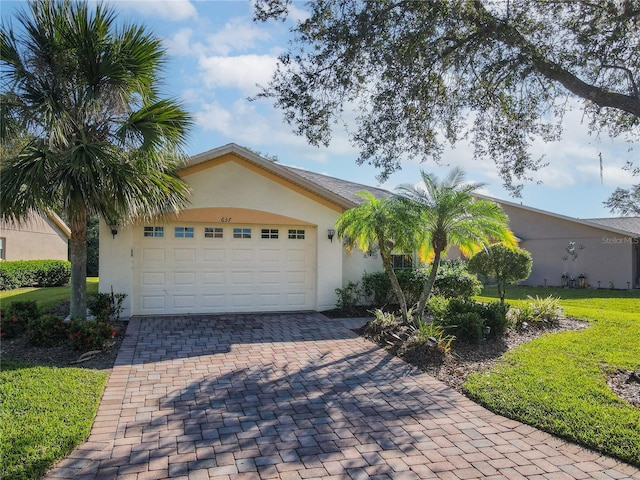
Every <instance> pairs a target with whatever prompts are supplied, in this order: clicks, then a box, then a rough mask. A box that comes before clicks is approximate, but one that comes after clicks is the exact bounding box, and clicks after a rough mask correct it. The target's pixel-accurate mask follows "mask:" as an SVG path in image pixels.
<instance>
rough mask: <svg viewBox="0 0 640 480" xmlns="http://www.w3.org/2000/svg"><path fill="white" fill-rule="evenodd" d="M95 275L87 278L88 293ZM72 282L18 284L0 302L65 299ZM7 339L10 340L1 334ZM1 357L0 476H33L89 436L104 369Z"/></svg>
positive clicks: (46, 303) (45, 303) (46, 306)
mask: <svg viewBox="0 0 640 480" xmlns="http://www.w3.org/2000/svg"><path fill="white" fill-rule="evenodd" d="M97 291H98V279H97V278H90V279H87V293H88V294H89V295H91V294H95V293H97ZM69 296H70V288H69V287H68V286H67V287H50V288H20V289H16V290H7V291H2V292H0V302H1V303H2V308H6V306H8V304H9V303H11V302H13V301H36V303H37V304H38V307H39V309H40V311H47V310H50V309H52V308H56V307H57V306H58V305H60V303H62V302H65V301H69ZM6 341H9V340H5V342H6ZM2 353H3V355H2V359H1V361H0V405H1V409H0V478H3V479H7V480H8V479H21V480H23V479H37V478H40V477H41V476H42V474H43V473H44V472H46V471H47V469H48V468H50V467H51V466H52V465H53V464H54V463H55V462H56V461H58V460H59V459H60V458H62V457H64V456H65V455H67V454H69V453H70V452H71V451H72V450H73V449H74V448H75V447H76V446H77V445H79V444H80V443H82V442H84V441H85V440H86V439H87V437H88V436H89V432H90V430H91V425H92V423H93V418H94V416H95V414H96V412H97V409H98V405H99V402H100V398H101V396H102V392H103V390H104V386H105V384H106V381H107V378H108V374H107V373H105V372H102V371H99V370H90V369H86V368H57V367H46V366H36V365H30V364H27V363H22V362H17V361H14V360H12V359H8V358H6V357H5V355H4V353H5V352H4V349H3V350H2Z"/></svg>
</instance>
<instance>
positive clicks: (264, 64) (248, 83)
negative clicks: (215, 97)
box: [199, 54, 277, 95]
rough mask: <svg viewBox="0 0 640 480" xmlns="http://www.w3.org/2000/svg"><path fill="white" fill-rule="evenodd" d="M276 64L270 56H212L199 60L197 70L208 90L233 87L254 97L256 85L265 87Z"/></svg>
mask: <svg viewBox="0 0 640 480" xmlns="http://www.w3.org/2000/svg"><path fill="white" fill-rule="evenodd" d="M276 62H277V58H276V57H274V56H272V55H254V54H252V55H239V56H235V57H218V56H212V57H202V58H200V60H199V69H200V75H201V77H202V80H203V82H204V84H205V86H207V87H209V88H215V87H235V88H238V89H240V90H242V92H243V93H244V94H245V95H255V94H256V93H257V92H258V87H256V84H261V85H266V84H267V83H268V82H269V80H271V76H272V75H273V71H274V69H275V67H276Z"/></svg>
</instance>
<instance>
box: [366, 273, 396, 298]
mask: <svg viewBox="0 0 640 480" xmlns="http://www.w3.org/2000/svg"><path fill="white" fill-rule="evenodd" d="M396 273H398V272H396ZM361 283H362V294H363V296H364V297H365V301H366V302H368V303H369V304H370V305H375V306H376V307H383V306H385V305H388V304H389V303H394V304H395V303H397V299H396V298H395V297H394V295H393V291H392V290H391V282H390V281H389V276H388V275H387V274H386V273H385V272H376V273H367V272H364V274H363V275H362V281H361Z"/></svg>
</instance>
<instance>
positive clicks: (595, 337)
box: [464, 287, 640, 465]
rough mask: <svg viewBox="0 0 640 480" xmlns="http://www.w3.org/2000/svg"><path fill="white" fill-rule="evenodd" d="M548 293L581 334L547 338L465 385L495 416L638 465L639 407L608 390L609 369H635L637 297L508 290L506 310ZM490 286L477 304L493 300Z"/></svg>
mask: <svg viewBox="0 0 640 480" xmlns="http://www.w3.org/2000/svg"><path fill="white" fill-rule="evenodd" d="M550 294H553V295H555V296H558V297H560V298H561V301H560V304H561V306H562V307H563V308H564V311H565V314H566V315H567V316H574V317H578V318H584V319H589V320H590V327H589V328H588V329H586V330H582V331H567V332H562V333H558V334H546V335H543V336H542V337H540V338H539V339H537V340H534V341H532V342H529V343H526V344H523V345H521V346H519V347H518V348H516V349H514V350H512V351H510V352H508V353H507V354H506V355H505V356H504V357H503V358H502V360H501V362H500V363H498V364H497V365H496V366H495V367H494V368H492V369H490V370H489V371H486V372H482V373H476V374H473V375H471V376H469V379H468V381H467V382H466V383H465V385H464V388H465V390H466V391H467V392H468V394H469V395H470V396H471V397H472V398H473V399H475V400H476V401H478V402H480V403H482V404H483V405H485V406H487V407H488V408H490V409H491V410H493V411H494V412H497V413H500V414H502V415H505V416H508V417H510V418H515V419H517V420H521V421H523V422H525V423H527V424H529V425H533V426H536V427H538V428H540V429H542V430H545V431H547V432H550V433H553V434H555V435H559V436H561V437H564V438H567V439H570V440H573V441H575V442H578V443H580V444H582V445H586V446H588V447H590V448H593V449H596V450H598V451H601V452H603V453H607V454H609V455H613V456H616V457H618V458H621V459H623V460H625V461H627V462H630V463H632V464H636V465H640V409H638V408H637V407H633V406H631V405H630V404H628V403H627V402H625V401H623V400H621V399H620V398H619V397H617V396H616V395H615V394H614V393H613V392H612V391H611V390H610V388H609V387H608V386H607V383H606V380H607V372H609V371H612V370H615V369H617V368H620V369H625V370H639V369H640V292H638V291H610V290H570V289H553V288H526V287H514V288H511V289H509V290H508V291H507V302H508V303H510V304H512V305H517V304H520V303H521V302H522V301H526V298H527V295H531V296H533V297H535V295H538V296H540V297H543V296H547V295H550ZM496 296H497V294H496V292H495V291H494V290H491V289H488V291H485V292H484V295H483V296H481V297H477V299H479V300H483V301H487V300H495V298H496Z"/></svg>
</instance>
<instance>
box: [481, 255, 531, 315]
mask: <svg viewBox="0 0 640 480" xmlns="http://www.w3.org/2000/svg"><path fill="white" fill-rule="evenodd" d="M468 266H469V271H470V272H473V273H477V274H481V275H483V276H485V277H493V278H495V279H496V282H497V284H498V294H499V295H500V301H501V302H502V303H504V296H505V286H506V285H507V284H510V283H515V282H519V281H521V280H525V279H527V278H528V277H529V275H530V274H531V267H532V266H533V260H532V258H531V254H530V253H529V252H527V251H526V250H523V249H521V248H518V247H515V248H512V247H507V246H506V245H502V244H499V243H496V244H494V245H490V246H489V247H487V249H485V250H481V251H480V252H478V253H476V254H475V255H474V256H473V257H471V258H470V259H469V264H468Z"/></svg>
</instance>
